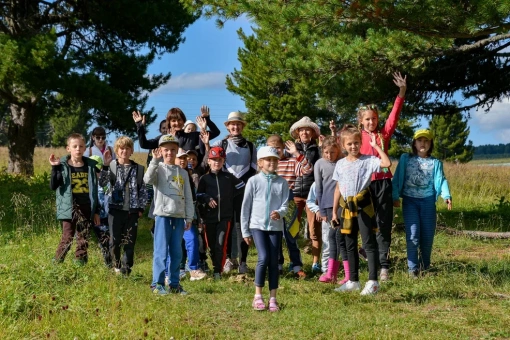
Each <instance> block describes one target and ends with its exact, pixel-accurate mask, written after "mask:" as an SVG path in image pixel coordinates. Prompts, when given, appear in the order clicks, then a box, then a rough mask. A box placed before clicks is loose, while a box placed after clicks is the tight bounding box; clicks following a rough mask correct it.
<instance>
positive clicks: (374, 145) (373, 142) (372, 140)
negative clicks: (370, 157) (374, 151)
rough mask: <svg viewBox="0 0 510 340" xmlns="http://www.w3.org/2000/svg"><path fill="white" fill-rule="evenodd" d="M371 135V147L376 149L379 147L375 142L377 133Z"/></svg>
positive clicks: (370, 133)
mask: <svg viewBox="0 0 510 340" xmlns="http://www.w3.org/2000/svg"><path fill="white" fill-rule="evenodd" d="M368 134H369V135H370V146H371V147H373V148H375V147H376V146H377V142H376V141H375V133H372V132H368Z"/></svg>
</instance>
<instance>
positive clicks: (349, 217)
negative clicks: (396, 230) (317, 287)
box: [331, 125, 391, 295]
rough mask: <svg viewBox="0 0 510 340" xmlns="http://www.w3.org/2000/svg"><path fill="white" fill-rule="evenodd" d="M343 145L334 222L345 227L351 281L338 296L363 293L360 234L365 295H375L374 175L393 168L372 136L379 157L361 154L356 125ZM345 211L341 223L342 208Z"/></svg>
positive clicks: (345, 134)
mask: <svg viewBox="0 0 510 340" xmlns="http://www.w3.org/2000/svg"><path fill="white" fill-rule="evenodd" d="M340 141H341V144H342V146H343V148H344V150H346V151H347V156H346V157H345V158H342V159H341V160H339V161H338V162H337V163H336V166H335V171H334V173H333V180H335V181H337V185H336V188H335V193H334V199H333V212H332V217H331V219H332V221H333V223H335V224H340V225H341V230H340V232H341V233H342V234H345V243H346V247H347V258H348V261H349V270H350V279H349V281H347V282H346V283H344V284H343V285H342V286H340V287H338V288H337V289H335V291H338V292H347V291H354V290H360V289H361V285H360V283H359V255H358V232H359V233H360V234H361V239H362V241H363V244H364V245H365V247H366V249H365V250H366V253H367V260H368V271H369V273H368V282H367V283H366V285H365V288H364V289H363V290H362V291H361V295H371V294H375V293H377V292H378V291H379V283H378V282H377V264H378V261H377V256H378V254H377V241H376V238H375V231H376V230H377V226H376V225H374V224H373V219H374V214H375V213H374V206H373V204H372V196H371V195H370V189H369V186H370V182H371V178H372V174H373V173H374V172H378V171H380V170H381V168H385V167H389V166H391V161H390V159H389V158H388V156H387V155H386V154H385V153H384V151H383V150H382V149H381V147H379V146H378V145H377V143H376V140H375V135H374V134H372V135H371V140H370V145H371V146H372V147H373V148H374V149H375V150H376V151H377V152H378V153H379V156H380V157H381V158H380V159H379V158H377V157H375V156H368V155H362V154H361V151H360V150H361V144H362V142H361V132H360V131H359V130H358V129H357V128H356V127H355V126H354V125H346V126H345V127H344V128H343V129H342V131H341V132H340ZM339 207H342V211H341V215H340V218H341V221H340V220H339V218H338V215H337V211H338V208H339Z"/></svg>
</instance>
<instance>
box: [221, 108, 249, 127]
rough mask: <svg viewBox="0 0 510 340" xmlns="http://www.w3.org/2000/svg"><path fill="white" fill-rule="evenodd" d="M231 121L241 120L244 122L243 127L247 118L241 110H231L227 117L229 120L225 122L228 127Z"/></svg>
mask: <svg viewBox="0 0 510 340" xmlns="http://www.w3.org/2000/svg"><path fill="white" fill-rule="evenodd" d="M231 122H240V123H242V124H243V127H244V126H246V124H247V122H246V120H245V119H244V115H243V114H242V113H241V112H237V111H235V112H230V113H229V114H228V118H227V121H226V122H225V126H227V127H228V123H231Z"/></svg>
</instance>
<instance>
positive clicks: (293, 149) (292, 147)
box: [285, 140, 299, 157]
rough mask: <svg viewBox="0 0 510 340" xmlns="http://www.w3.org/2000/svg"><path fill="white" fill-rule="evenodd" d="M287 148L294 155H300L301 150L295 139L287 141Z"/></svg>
mask: <svg viewBox="0 0 510 340" xmlns="http://www.w3.org/2000/svg"><path fill="white" fill-rule="evenodd" d="M285 148H286V149H287V150H288V151H289V153H290V154H291V155H292V156H294V157H298V156H299V151H297V148H296V144H295V143H294V142H293V141H291V140H288V141H286V142H285Z"/></svg>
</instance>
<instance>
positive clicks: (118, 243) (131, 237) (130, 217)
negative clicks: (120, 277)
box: [108, 209, 138, 274]
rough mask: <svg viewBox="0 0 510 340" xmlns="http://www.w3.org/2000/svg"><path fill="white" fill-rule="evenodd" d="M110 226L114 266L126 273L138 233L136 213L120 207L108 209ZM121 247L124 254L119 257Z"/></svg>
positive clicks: (133, 254)
mask: <svg viewBox="0 0 510 340" xmlns="http://www.w3.org/2000/svg"><path fill="white" fill-rule="evenodd" d="M108 224H109V226H110V255H111V257H112V265H113V267H114V268H118V269H120V268H123V269H125V270H126V273H127V274H129V273H130V272H131V268H132V267H133V262H134V257H135V243H136V237H137V234H138V213H137V212H135V213H130V212H129V211H125V210H120V209H110V211H109V212H108ZM121 247H123V248H124V256H123V257H122V260H121V258H120V250H121Z"/></svg>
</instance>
